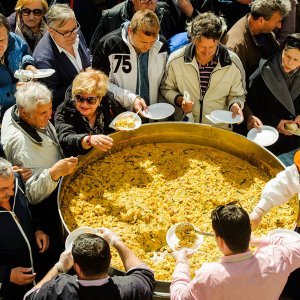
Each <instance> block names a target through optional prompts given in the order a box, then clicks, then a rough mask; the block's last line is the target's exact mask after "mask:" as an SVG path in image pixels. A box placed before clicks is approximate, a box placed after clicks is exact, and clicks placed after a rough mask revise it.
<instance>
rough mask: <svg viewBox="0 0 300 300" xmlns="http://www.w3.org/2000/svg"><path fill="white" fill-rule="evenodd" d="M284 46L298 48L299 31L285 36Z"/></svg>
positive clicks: (299, 41) (299, 46)
mask: <svg viewBox="0 0 300 300" xmlns="http://www.w3.org/2000/svg"><path fill="white" fill-rule="evenodd" d="M284 48H285V49H298V50H300V33H293V34H289V35H288V36H287V38H286V41H285V45H284Z"/></svg>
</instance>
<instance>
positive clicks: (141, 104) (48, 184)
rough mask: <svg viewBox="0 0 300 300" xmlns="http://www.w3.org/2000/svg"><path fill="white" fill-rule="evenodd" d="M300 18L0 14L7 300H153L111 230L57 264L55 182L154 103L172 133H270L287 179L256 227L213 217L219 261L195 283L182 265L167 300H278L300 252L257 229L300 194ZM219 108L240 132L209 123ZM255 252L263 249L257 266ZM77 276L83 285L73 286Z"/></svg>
mask: <svg viewBox="0 0 300 300" xmlns="http://www.w3.org/2000/svg"><path fill="white" fill-rule="evenodd" d="M12 3H13V5H12ZM299 5H300V4H297V1H296V0H254V1H251V0H178V1H172V0H125V1H119V0H118V1H117V0H106V1H105V0H89V1H78V0H71V1H68V0H57V1H53V0H52V1H50V0H49V1H46V0H17V1H6V0H5V1H1V2H0V124H1V144H0V145H1V148H0V156H1V157H3V158H0V221H1V222H3V223H4V224H5V225H6V226H1V229H0V254H1V255H0V299H12V300H18V299H22V298H23V297H24V295H25V293H27V294H26V296H25V299H45V298H51V299H57V298H60V299H96V298H97V295H101V296H102V297H105V298H107V299H151V298H152V295H153V290H154V286H155V282H154V274H153V272H152V271H151V270H150V269H149V267H147V266H146V265H145V264H144V263H143V262H142V261H141V260H140V259H139V258H138V257H137V256H136V255H135V254H134V253H133V252H132V251H131V250H130V249H129V248H128V247H127V246H126V243H124V242H123V241H122V239H121V238H120V237H118V236H117V235H116V234H115V233H113V232H111V231H110V230H108V229H105V228H102V229H99V236H98V235H93V234H83V235H82V236H80V237H78V238H77V239H76V240H75V242H74V244H73V247H72V250H71V251H65V252H63V253H62V251H63V250H64V237H63V234H62V230H61V229H62V228H61V222H60V218H59V214H58V207H57V201H56V198H57V193H58V184H59V180H60V178H61V177H62V176H66V175H68V174H71V173H72V172H73V171H74V170H75V169H76V167H77V163H78V158H77V156H78V155H85V154H87V153H88V152H89V151H91V150H92V149H94V148H95V149H98V150H99V151H108V150H109V149H111V148H112V147H114V141H113V139H112V138H111V137H110V136H109V134H110V133H112V132H113V129H112V128H110V127H109V124H110V123H111V121H112V120H113V119H114V117H116V116H117V115H119V114H120V113H122V112H125V111H134V112H136V113H139V112H141V111H143V110H147V109H148V106H149V105H152V104H155V103H158V102H165V103H170V104H171V105H173V106H174V108H175V113H174V115H173V116H171V117H170V118H169V120H171V121H178V122H181V121H184V120H186V115H188V114H189V115H192V116H193V118H192V119H193V122H195V123H203V124H208V125H211V126H217V127H220V128H223V129H224V130H231V131H235V132H237V133H240V134H243V135H246V134H247V131H248V130H250V129H252V128H257V129H259V128H261V126H262V125H270V126H273V127H274V128H276V129H277V131H278V132H279V139H278V141H277V142H275V143H274V145H271V146H269V147H267V148H268V150H270V151H271V152H272V153H273V154H275V155H276V156H278V157H279V159H281V160H282V161H283V162H284V163H285V164H286V165H287V166H289V167H288V168H287V169H286V171H283V172H282V173H280V174H278V175H277V177H276V178H274V179H273V180H272V181H271V182H269V183H268V184H267V186H266V187H265V189H264V190H263V193H262V198H261V201H260V202H259V203H258V204H257V206H256V207H255V208H254V210H253V212H252V213H251V214H250V216H248V214H247V213H246V212H245V211H244V210H243V208H241V207H239V206H237V205H236V204H229V205H226V206H221V207H218V208H216V209H215V210H214V211H213V212H212V228H213V230H214V233H215V237H216V243H217V245H218V247H219V248H220V250H221V252H222V253H223V254H224V257H223V258H222V261H221V262H219V263H210V264H205V265H203V266H202V267H201V268H200V269H199V270H198V271H197V272H196V276H195V278H194V279H191V278H190V274H189V267H188V258H189V257H190V256H191V255H192V254H193V253H191V252H190V251H188V250H186V249H185V250H181V251H178V252H176V253H174V257H175V260H176V268H175V271H174V274H173V281H172V284H171V288H170V295H171V299H237V298H238V297H239V298H240V299H275V298H276V299H277V298H279V297H280V294H281V292H282V291H283V289H284V286H285V284H286V282H287V279H288V277H289V275H290V273H292V272H293V271H294V270H296V269H298V268H299V267H300V259H299V257H300V246H299V245H300V239H299V240H297V239H289V238H283V237H282V238H262V239H260V240H258V239H256V238H251V226H252V229H254V228H255V227H256V226H257V225H258V224H259V222H260V220H261V218H262V217H263V215H264V214H265V213H266V212H267V211H268V210H269V209H270V208H271V207H273V206H274V205H280V204H281V203H283V202H285V201H287V200H288V199H289V198H290V197H292V196H293V195H294V194H295V193H298V192H299V187H300V184H299V169H300V159H299V156H300V153H299V152H296V151H297V149H298V148H300V138H299V136H296V135H293V134H291V132H290V131H288V130H287V128H286V125H295V126H297V128H298V126H299V127H300V104H299V103H298V100H299V99H300V96H299V95H300V82H298V81H299V80H300V79H299V78H300V70H299V67H300V33H297V32H298V31H300V21H299V18H300V13H299ZM40 69H53V70H54V71H55V72H54V73H52V74H51V75H50V74H49V76H48V77H44V78H40V79H38V80H36V79H35V80H30V81H29V82H27V80H26V76H25V78H22V80H19V78H18V77H17V76H16V77H15V72H16V71H18V70H26V71H29V72H32V73H33V76H34V74H36V73H38V72H39V70H40ZM185 92H188V93H189V95H190V100H191V101H186V100H187V99H185V98H184V94H185ZM299 101H300V100H299ZM218 109H220V110H227V111H230V112H231V113H232V116H233V117H235V116H237V115H239V116H240V118H241V119H242V120H243V121H242V122H241V123H240V124H237V125H234V126H232V125H230V124H215V123H213V122H211V120H209V119H208V118H206V117H205V116H206V115H209V114H210V113H211V112H212V111H214V110H218ZM142 121H143V123H148V122H150V121H149V119H147V118H142ZM164 121H166V120H164ZM295 153H296V155H295V161H294V154H295ZM249 244H255V245H258V250H257V251H256V252H255V253H252V252H251V251H249ZM110 247H115V248H116V250H117V252H118V253H119V255H120V257H121V260H122V262H123V264H124V268H125V270H126V273H125V275H124V276H113V277H110V276H109V273H108V269H109V266H110V259H111V254H110ZM61 253H62V254H61ZM72 268H73V272H75V273H76V275H69V274H66V273H67V272H68V271H69V270H71V269H72ZM49 269H50V271H49ZM48 271H49V272H48ZM47 272H48V273H47ZM71 272H72V271H71ZM296 272H297V271H296ZM69 273H70V272H69ZM298 273H299V272H298ZM296 278H298V279H297V280H298V281H297V283H296V285H297V284H298V286H299V277H296ZM37 282H38V283H37ZM36 283H37V284H36ZM58 286H59V289H57V288H56V287H58ZM246 290H251V295H250V294H249V295H245V291H246ZM297 292H299V291H297ZM297 292H295V294H296V293H297ZM298 296H299V294H298ZM290 297H292V298H290V299H297V297H296V296H295V298H293V296H290Z"/></svg>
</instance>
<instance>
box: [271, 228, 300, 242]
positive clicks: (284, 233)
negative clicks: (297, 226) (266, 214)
mask: <svg viewBox="0 0 300 300" xmlns="http://www.w3.org/2000/svg"><path fill="white" fill-rule="evenodd" d="M268 236H283V237H294V238H297V239H299V241H300V234H299V233H297V232H296V231H294V230H289V229H284V228H277V229H274V230H271V231H269V232H268Z"/></svg>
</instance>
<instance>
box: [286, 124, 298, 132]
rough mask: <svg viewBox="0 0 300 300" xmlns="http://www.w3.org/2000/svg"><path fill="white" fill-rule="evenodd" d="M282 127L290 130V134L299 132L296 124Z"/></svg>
mask: <svg viewBox="0 0 300 300" xmlns="http://www.w3.org/2000/svg"><path fill="white" fill-rule="evenodd" d="M284 127H285V129H287V130H290V131H292V132H297V131H299V127H298V124H296V123H285V124H284Z"/></svg>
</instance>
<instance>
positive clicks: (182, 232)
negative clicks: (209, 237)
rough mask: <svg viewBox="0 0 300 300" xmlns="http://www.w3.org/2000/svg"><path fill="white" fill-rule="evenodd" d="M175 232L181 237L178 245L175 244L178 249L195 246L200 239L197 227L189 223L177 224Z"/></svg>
mask: <svg viewBox="0 0 300 300" xmlns="http://www.w3.org/2000/svg"><path fill="white" fill-rule="evenodd" d="M175 234H176V236H177V238H178V239H179V241H178V243H177V245H176V246H175V249H176V250H180V249H182V248H193V246H194V245H195V243H196V242H197V239H198V235H197V233H196V231H195V229H194V228H193V226H191V225H188V224H187V225H184V224H183V225H182V226H180V225H179V226H177V227H176V229H175Z"/></svg>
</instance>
